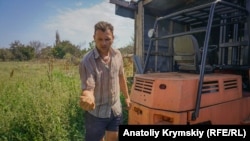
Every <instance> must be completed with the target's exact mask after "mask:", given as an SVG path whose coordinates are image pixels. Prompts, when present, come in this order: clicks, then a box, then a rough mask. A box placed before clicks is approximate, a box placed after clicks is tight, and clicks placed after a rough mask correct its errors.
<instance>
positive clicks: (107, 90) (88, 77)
mask: <svg viewBox="0 0 250 141" xmlns="http://www.w3.org/2000/svg"><path fill="white" fill-rule="evenodd" d="M110 57H111V60H110V61H111V62H110V63H109V64H110V65H106V64H105V63H104V62H102V61H101V57H100V55H99V53H98V51H97V49H96V48H95V49H93V50H91V51H90V52H88V53H87V54H86V55H85V56H84V57H83V59H82V61H81V63H80V66H79V73H80V78H81V88H82V90H85V89H87V90H94V96H95V105H96V108H95V109H94V110H91V111H89V113H90V114H92V115H94V116H96V117H99V118H108V117H110V115H111V110H112V111H113V113H114V115H115V116H117V115H121V113H122V108H121V101H120V85H119V75H121V74H123V75H124V70H123V60H122V55H121V53H120V51H119V50H117V49H113V48H111V51H110Z"/></svg>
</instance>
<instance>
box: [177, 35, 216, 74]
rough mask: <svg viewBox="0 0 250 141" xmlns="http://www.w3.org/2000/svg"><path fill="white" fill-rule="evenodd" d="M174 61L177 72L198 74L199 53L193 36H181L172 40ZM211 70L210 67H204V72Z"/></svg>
mask: <svg viewBox="0 0 250 141" xmlns="http://www.w3.org/2000/svg"><path fill="white" fill-rule="evenodd" d="M173 50H174V57H173V58H174V61H175V66H176V68H177V70H179V71H188V72H195V73H199V72H200V67H199V66H200V63H201V51H200V49H199V45H198V42H197V39H196V38H195V37H194V36H193V35H182V36H177V37H174V39H173ZM208 70H209V71H210V70H212V67H211V66H210V65H206V66H205V71H206V72H208Z"/></svg>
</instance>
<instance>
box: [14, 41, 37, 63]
mask: <svg viewBox="0 0 250 141" xmlns="http://www.w3.org/2000/svg"><path fill="white" fill-rule="evenodd" d="M10 50H11V52H12V54H13V56H14V59H15V60H19V61H23V60H31V59H32V58H34V55H35V49H34V48H32V47H31V46H25V45H24V44H22V43H21V42H20V41H14V42H13V43H11V44H10Z"/></svg>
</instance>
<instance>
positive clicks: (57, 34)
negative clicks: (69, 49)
mask: <svg viewBox="0 0 250 141" xmlns="http://www.w3.org/2000/svg"><path fill="white" fill-rule="evenodd" d="M60 42H61V40H60V35H59V33H58V31H56V45H58V44H59V43H60Z"/></svg>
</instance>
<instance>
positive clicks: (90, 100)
mask: <svg viewBox="0 0 250 141" xmlns="http://www.w3.org/2000/svg"><path fill="white" fill-rule="evenodd" d="M79 104H80V107H81V108H82V109H83V110H86V111H89V110H93V109H95V98H94V95H93V92H92V91H86V90H85V91H83V93H82V95H81V96H80V103H79Z"/></svg>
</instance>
